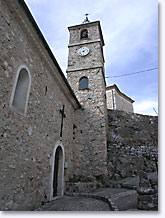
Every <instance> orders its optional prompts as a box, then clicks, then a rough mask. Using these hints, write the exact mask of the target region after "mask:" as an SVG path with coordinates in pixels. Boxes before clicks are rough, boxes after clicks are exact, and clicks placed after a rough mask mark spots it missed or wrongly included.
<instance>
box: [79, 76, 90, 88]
mask: <svg viewBox="0 0 165 218" xmlns="http://www.w3.org/2000/svg"><path fill="white" fill-rule="evenodd" d="M87 88H88V78H87V77H82V78H81V79H80V82H79V89H87Z"/></svg>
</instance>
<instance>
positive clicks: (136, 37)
mask: <svg viewBox="0 0 165 218" xmlns="http://www.w3.org/2000/svg"><path fill="white" fill-rule="evenodd" d="M25 2H26V3H27V5H28V7H29V9H30V11H31V13H32V14H33V16H34V18H35V20H36V22H37V24H38V25H39V27H40V29H41V31H42V33H43V35H44V37H45V39H46V40H47V42H48V44H49V46H50V48H51V49H52V51H53V53H54V55H55V58H56V59H57V61H58V63H59V65H60V67H61V68H62V70H63V72H64V74H65V71H66V68H67V58H68V41H69V33H68V29H67V27H68V26H72V25H77V24H81V23H82V21H83V20H84V18H85V17H84V16H83V15H84V14H85V13H89V14H90V15H89V20H90V21H96V20H99V21H100V22H101V28H102V32H103V37H104V41H105V46H104V56H105V74H106V75H105V76H106V77H109V78H107V79H106V82H107V85H109V84H111V83H116V84H117V86H118V88H119V89H120V90H121V92H123V93H125V94H126V95H128V96H129V97H130V98H132V99H133V100H135V103H134V111H135V112H136V113H141V114H150V115H156V113H155V111H154V109H153V108H155V110H156V111H157V112H158V70H152V71H146V72H143V73H138V74H133V75H129V76H120V77H113V76H119V75H123V74H129V73H134V72H139V71H144V70H148V69H153V68H157V67H158V1H157V0H61V1H60V0H26V1H25Z"/></svg>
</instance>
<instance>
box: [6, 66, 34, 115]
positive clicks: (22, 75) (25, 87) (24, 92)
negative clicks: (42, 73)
mask: <svg viewBox="0 0 165 218" xmlns="http://www.w3.org/2000/svg"><path fill="white" fill-rule="evenodd" d="M30 87H31V74H30V72H29V70H28V68H27V67H26V66H25V65H21V66H20V67H19V68H18V71H17V74H16V78H15V82H14V86H13V90H12V95H11V100H10V106H11V107H12V108H13V109H14V110H15V111H16V112H19V113H21V114H24V115H25V114H26V111H27V105H28V99H29V93H30Z"/></svg>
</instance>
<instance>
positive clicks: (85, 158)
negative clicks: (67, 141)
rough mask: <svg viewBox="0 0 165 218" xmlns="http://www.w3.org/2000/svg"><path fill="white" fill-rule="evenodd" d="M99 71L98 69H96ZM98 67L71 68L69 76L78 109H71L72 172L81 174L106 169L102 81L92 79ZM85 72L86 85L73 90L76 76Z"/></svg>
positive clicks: (102, 172)
mask: <svg viewBox="0 0 165 218" xmlns="http://www.w3.org/2000/svg"><path fill="white" fill-rule="evenodd" d="M98 71H100V72H98ZM98 74H101V69H100V70H99V69H95V70H93V71H92V72H91V71H90V70H86V71H81V72H75V73H74V74H73V73H72V75H70V76H69V81H72V82H71V84H72V87H75V90H74V91H75V94H76V96H77V98H78V99H79V101H80V102H81V104H82V109H79V110H77V111H76V112H75V115H76V117H75V119H74V124H75V126H74V145H75V148H74V153H73V155H74V173H75V175H82V176H84V177H93V176H96V175H100V174H106V173H107V162H106V160H107V138H106V116H105V115H106V114H105V111H104V109H105V105H104V104H105V96H104V90H103V88H102V86H103V84H102V83H103V81H102V80H98V81H96V80H95V82H93V78H96V75H98ZM86 75H87V76H88V78H89V89H87V90H76V87H78V83H79V79H78V78H79V77H81V76H86Z"/></svg>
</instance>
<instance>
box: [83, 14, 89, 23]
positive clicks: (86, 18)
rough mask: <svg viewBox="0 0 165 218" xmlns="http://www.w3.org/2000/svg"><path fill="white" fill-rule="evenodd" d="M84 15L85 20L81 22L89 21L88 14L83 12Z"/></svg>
mask: <svg viewBox="0 0 165 218" xmlns="http://www.w3.org/2000/svg"><path fill="white" fill-rule="evenodd" d="M84 15H85V16H86V17H85V20H84V21H83V23H89V22H90V21H89V19H88V15H89V14H84Z"/></svg>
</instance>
